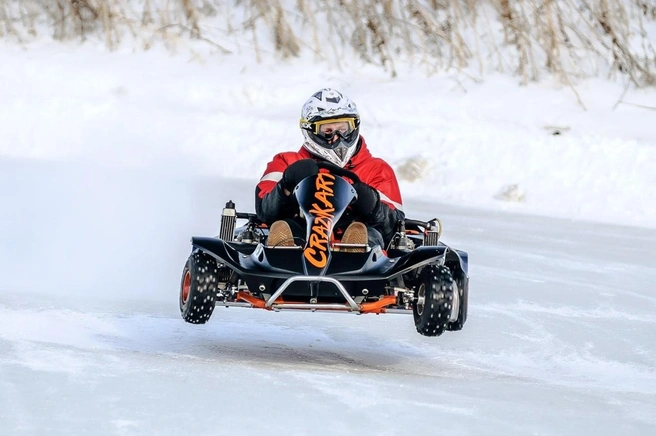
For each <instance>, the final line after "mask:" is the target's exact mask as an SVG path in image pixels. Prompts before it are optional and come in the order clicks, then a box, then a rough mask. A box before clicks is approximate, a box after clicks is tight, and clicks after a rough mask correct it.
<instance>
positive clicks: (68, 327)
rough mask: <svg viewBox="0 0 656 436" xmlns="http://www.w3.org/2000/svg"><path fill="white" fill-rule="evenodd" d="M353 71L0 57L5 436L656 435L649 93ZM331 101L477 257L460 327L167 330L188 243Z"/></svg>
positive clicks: (414, 199) (129, 58) (59, 53)
mask: <svg viewBox="0 0 656 436" xmlns="http://www.w3.org/2000/svg"><path fill="white" fill-rule="evenodd" d="M356 67H357V68H356ZM356 67H354V68H353V69H352V71H346V72H344V71H339V70H337V69H329V68H327V67H326V66H325V65H315V64H310V63H308V62H306V61H305V60H301V61H295V62H274V61H273V60H271V59H269V60H265V61H264V62H263V63H262V64H256V63H255V62H254V60H253V59H252V56H250V57H249V56H246V55H244V56H228V57H220V56H209V55H208V56H201V57H199V56H196V57H194V58H190V57H189V56H187V55H184V54H178V55H176V56H171V55H169V54H167V53H164V52H161V51H158V50H157V49H156V48H155V49H153V50H151V51H149V52H145V53H143V52H139V53H132V52H129V51H126V50H124V51H120V50H119V51H117V52H113V53H107V52H105V51H103V50H99V49H97V48H96V47H94V46H93V45H83V46H74V45H55V44H50V43H40V44H32V45H31V46H30V47H29V48H28V49H22V48H20V47H18V46H13V45H0V77H1V78H2V80H1V81H0V99H1V101H2V104H1V105H0V126H2V139H1V140H0V199H2V214H0V276H2V277H3V283H2V284H1V285H0V430H2V431H0V433H1V434H12V435H13V434H17V435H18V434H35V435H36V434H39V435H41V434H53V435H54V434H66V435H75V434H107V435H136V434H158V435H166V434H181V433H183V432H185V433H189V434H230V435H239V434H244V435H253V434H273V435H278V434H340V435H350V434H353V435H356V434H358V435H360V434H395V435H396V434H436V433H438V432H443V433H446V434H449V433H451V434H462V435H469V434H477V435H478V434H501V433H509V434H539V435H569V434H571V435H580V434H597V435H605V434H608V435H611V434H613V435H615V434H618V433H620V432H621V433H622V434H627V435H648V434H653V433H654V432H655V431H656V418H655V417H656V413H654V411H655V410H656V365H655V364H654V362H655V361H656V345H655V344H656V341H654V335H653V331H654V326H655V324H656V315H655V314H656V294H655V293H654V289H655V288H656V286H655V284H656V266H655V265H654V262H653V259H654V258H655V257H656V249H655V248H654V247H656V230H654V227H656V200H654V196H653V193H652V191H653V187H654V186H656V176H654V171H653V168H654V167H655V164H656V130H654V129H653V124H654V120H655V119H656V118H655V117H656V112H654V111H653V110H650V109H648V108H645V107H639V106H635V105H642V106H646V107H650V106H654V102H656V92H655V91H654V90H634V89H629V90H628V91H627V93H626V95H625V96H624V98H623V101H624V102H628V103H631V104H626V103H621V104H617V105H616V103H617V102H618V99H619V98H620V96H621V95H622V93H623V91H624V84H623V83H620V82H617V83H615V82H610V81H602V80H589V81H585V82H581V83H579V84H577V85H576V90H577V92H578V93H579V94H580V96H581V99H582V101H583V103H584V104H585V107H586V108H587V110H584V109H583V108H582V107H581V105H579V104H578V103H577V100H576V97H575V96H574V94H573V93H572V91H571V90H570V89H569V88H566V87H565V88H559V87H558V86H557V85H556V84H554V83H549V82H543V83H540V84H531V85H529V86H526V87H520V86H518V85H517V80H516V78H511V77H504V76H490V77H487V78H486V80H485V82H483V83H474V82H473V81H470V80H467V79H466V78H463V77H460V78H456V77H454V76H449V75H439V76H433V77H430V78H426V77H424V76H423V75H422V74H421V73H420V72H419V71H412V70H410V69H407V70H402V69H400V76H399V78H397V79H390V78H388V77H387V76H386V74H385V73H384V72H381V71H378V70H377V69H375V68H373V67H368V66H359V65H358V66H356ZM323 86H335V87H337V88H338V89H340V90H342V91H343V92H345V93H346V94H348V95H349V96H351V97H352V98H353V100H355V101H356V103H357V104H358V106H359V108H360V111H361V115H362V120H363V121H362V132H363V135H364V136H365V137H366V138H367V141H368V143H369V145H370V148H371V150H372V152H373V153H374V154H375V155H377V156H380V157H383V158H385V159H386V160H388V161H389V162H390V163H391V164H392V165H393V166H394V168H395V169H396V170H397V172H398V173H399V177H400V178H401V188H402V193H403V195H404V202H405V206H406V210H407V213H408V215H410V216H412V217H416V218H420V219H421V218H425V219H427V218H432V217H434V216H439V217H440V218H441V219H442V221H443V222H444V224H445V227H446V230H445V232H444V235H443V238H444V239H445V240H446V241H447V242H448V243H450V244H451V245H453V246H455V247H458V248H461V249H463V250H466V251H468V252H469V253H470V257H471V266H470V273H471V277H472V285H471V303H470V319H469V321H468V323H467V325H466V326H465V329H464V330H463V331H461V332H448V333H446V334H444V335H443V336H441V337H440V338H425V337H422V336H420V335H419V334H418V333H416V331H415V330H414V326H413V323H412V319H411V318H409V317H406V316H402V315H385V316H373V315H366V316H351V315H343V314H311V313H287V312H285V313H268V312H263V311H255V310H248V309H238V308H230V309H225V308H218V309H217V311H216V312H215V315H214V316H213V318H212V320H211V321H210V323H208V324H206V325H203V326H196V325H190V324H186V323H184V322H183V321H182V319H181V318H180V316H179V311H178V308H177V298H178V295H177V293H178V284H179V279H180V271H181V266H182V264H183V262H184V260H185V258H186V256H187V254H188V252H189V237H190V236H191V235H212V234H216V231H217V227H218V217H219V214H220V210H221V208H222V206H223V204H224V203H225V202H226V201H227V200H229V199H232V200H234V201H235V202H236V204H237V206H238V209H240V210H243V211H250V210H252V208H253V187H254V184H255V183H256V181H257V180H258V178H259V176H260V174H261V173H262V171H263V169H264V167H265V165H266V163H267V162H268V160H269V159H270V158H271V157H272V156H273V154H275V153H276V152H278V151H283V150H295V149H298V148H299V147H300V144H301V135H300V132H299V131H298V126H297V120H298V117H299V112H300V107H301V105H302V103H303V102H304V101H305V99H306V98H307V97H308V96H309V95H310V94H311V93H312V92H314V91H315V90H317V89H319V88H321V87H323ZM555 130H558V131H559V132H560V134H559V135H553V132H554V131H555ZM511 185H517V188H516V189H515V190H514V191H513V190H512V189H510V191H513V192H514V193H513V192H511V194H509V196H508V197H504V195H501V194H500V193H501V192H502V191H503V190H504V189H505V188H507V187H508V186H511Z"/></svg>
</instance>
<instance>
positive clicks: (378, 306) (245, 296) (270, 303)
mask: <svg viewBox="0 0 656 436" xmlns="http://www.w3.org/2000/svg"><path fill="white" fill-rule="evenodd" d="M294 282H314V283H318V282H328V283H332V284H333V285H335V287H336V288H337V289H339V292H341V293H342V296H343V297H344V299H345V300H346V303H347V304H346V305H344V304H315V303H284V302H280V303H276V301H277V300H278V299H279V298H280V297H281V296H282V294H283V293H284V292H285V290H286V289H287V288H288V287H289V285H291V284H292V283H294ZM237 298H238V299H241V300H245V301H247V302H248V303H250V304H251V305H252V306H253V307H257V308H260V309H268V310H280V309H310V310H348V311H349V312H356V313H381V312H385V308H386V307H387V306H390V305H392V304H395V303H396V296H394V295H386V296H384V297H383V298H381V299H380V300H378V301H374V302H370V303H363V304H358V303H356V302H355V300H354V299H353V297H351V295H350V294H349V293H348V291H347V290H346V288H344V286H343V285H342V284H341V283H340V282H339V280H337V279H334V278H332V277H326V276H292V277H289V278H288V279H287V280H285V282H284V283H283V284H282V285H280V287H279V288H278V289H277V290H276V292H274V293H273V294H272V295H271V296H270V297H269V298H268V299H267V300H266V302H265V301H264V300H263V299H260V298H257V297H254V296H253V295H251V294H250V293H247V292H239V293H238V294H237ZM219 304H220V303H219Z"/></svg>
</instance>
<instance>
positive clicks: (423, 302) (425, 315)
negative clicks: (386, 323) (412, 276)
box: [412, 265, 458, 336]
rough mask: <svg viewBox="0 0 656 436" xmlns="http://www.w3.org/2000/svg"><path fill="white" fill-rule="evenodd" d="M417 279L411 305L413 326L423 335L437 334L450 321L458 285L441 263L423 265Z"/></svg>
mask: <svg viewBox="0 0 656 436" xmlns="http://www.w3.org/2000/svg"><path fill="white" fill-rule="evenodd" d="M419 279H420V281H419V283H418V287H417V289H416V295H415V301H414V304H413V305H412V313H413V315H414V319H415V327H416V328H417V331H418V332H419V333H420V334H422V335H424V336H439V335H441V334H442V333H443V332H444V330H446V329H447V324H448V323H449V321H450V317H451V312H452V307H453V304H454V294H455V293H456V292H458V285H457V283H456V281H455V280H454V279H453V277H452V276H451V271H449V269H448V268H447V267H446V266H443V265H442V266H437V265H429V266H427V267H425V268H424V269H423V270H422V272H421V274H420V276H419ZM456 298H457V297H456ZM455 304H458V302H457V301H456V302H455Z"/></svg>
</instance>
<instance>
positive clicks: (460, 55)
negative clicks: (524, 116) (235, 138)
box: [0, 0, 656, 89]
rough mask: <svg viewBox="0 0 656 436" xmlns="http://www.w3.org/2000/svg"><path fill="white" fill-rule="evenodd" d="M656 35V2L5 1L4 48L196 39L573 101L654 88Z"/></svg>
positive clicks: (1, 6) (0, 33)
mask: <svg viewBox="0 0 656 436" xmlns="http://www.w3.org/2000/svg"><path fill="white" fill-rule="evenodd" d="M647 29H651V32H652V35H651V38H656V35H654V33H656V0H541V1H539V0H485V1H477V0H232V1H230V0H0V37H6V38H13V39H15V40H17V41H19V42H21V43H24V42H29V40H30V39H33V38H36V37H39V36H42V35H41V34H42V33H44V32H46V31H47V32H49V33H50V36H51V37H52V38H53V39H55V40H72V39H80V40H85V39H87V38H91V37H93V38H102V39H103V40H104V42H105V44H106V45H107V46H108V47H109V48H110V49H114V48H116V47H117V46H118V45H119V44H122V43H123V40H124V39H129V40H130V41H139V42H140V43H141V44H142V48H144V49H148V48H149V47H151V46H152V44H156V43H158V42H161V43H164V44H168V45H171V43H172V41H173V40H178V41H180V40H182V39H188V40H198V41H203V42H205V43H207V44H210V45H212V46H213V47H215V48H217V49H218V50H220V51H221V52H222V53H225V54H227V53H231V52H233V51H242V50H244V49H249V50H252V51H253V53H254V54H255V56H256V57H257V59H258V60H259V59H261V58H262V55H263V53H264V52H271V53H275V54H277V55H279V56H280V57H282V58H293V57H296V56H299V55H300V54H301V53H302V52H303V51H311V52H312V53H314V55H315V57H316V58H317V59H323V60H326V61H329V62H331V63H334V64H336V65H337V66H338V67H340V68H346V67H347V66H348V60H349V59H352V57H353V56H358V57H360V58H361V59H363V60H364V61H366V62H369V63H373V64H377V65H380V66H381V67H382V68H384V69H385V70H386V71H388V72H389V74H390V75H392V76H395V75H397V74H398V65H401V63H412V64H415V65H422V66H424V67H425V69H426V73H427V74H434V73H437V72H440V71H458V72H467V73H468V74H474V75H478V76H483V75H484V74H485V73H487V72H491V71H499V72H502V73H512V74H516V75H518V76H519V77H520V78H521V79H520V80H521V81H522V83H527V82H530V81H538V80H540V79H541V78H543V77H544V76H547V75H549V76H551V77H556V78H558V79H559V80H560V81H561V82H562V83H563V84H564V85H566V86H570V87H572V89H574V88H573V83H574V82H575V81H576V80H577V79H578V78H581V77H589V76H599V75H602V74H611V75H616V74H622V75H625V76H626V77H627V78H629V79H630V81H631V82H633V83H634V84H635V85H636V86H645V85H655V84H656V51H655V50H654V47H653V44H652V40H651V39H650V37H649V34H648V32H647ZM219 42H220V43H219Z"/></svg>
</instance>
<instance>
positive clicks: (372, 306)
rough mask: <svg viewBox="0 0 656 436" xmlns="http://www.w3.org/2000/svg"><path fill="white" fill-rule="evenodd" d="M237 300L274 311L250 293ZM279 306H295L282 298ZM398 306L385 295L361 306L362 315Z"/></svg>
mask: <svg viewBox="0 0 656 436" xmlns="http://www.w3.org/2000/svg"><path fill="white" fill-rule="evenodd" d="M237 300H242V301H245V302H247V303H250V304H251V305H253V307H254V308H255V309H267V310H273V308H272V307H265V306H266V300H263V299H261V298H257V297H254V296H253V295H251V294H249V293H248V292H241V291H240V292H237ZM275 303H278V304H281V303H285V304H286V305H289V306H293V305H294V302H293V301H284V300H283V299H282V298H278V299H277V300H276V301H275V302H274V304H275ZM298 304H307V303H298ZM394 304H396V297H395V296H394V295H385V296H384V297H383V298H381V299H380V300H378V301H372V302H370V303H362V304H360V305H359V306H360V313H385V308H386V307H387V306H392V305H394ZM344 307H345V308H347V309H349V307H348V306H347V305H344ZM335 309H341V307H340V306H338V305H336V306H335ZM317 310H330V309H317Z"/></svg>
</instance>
